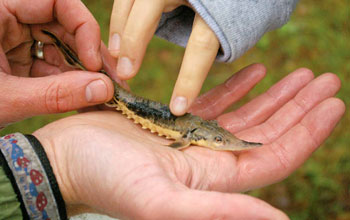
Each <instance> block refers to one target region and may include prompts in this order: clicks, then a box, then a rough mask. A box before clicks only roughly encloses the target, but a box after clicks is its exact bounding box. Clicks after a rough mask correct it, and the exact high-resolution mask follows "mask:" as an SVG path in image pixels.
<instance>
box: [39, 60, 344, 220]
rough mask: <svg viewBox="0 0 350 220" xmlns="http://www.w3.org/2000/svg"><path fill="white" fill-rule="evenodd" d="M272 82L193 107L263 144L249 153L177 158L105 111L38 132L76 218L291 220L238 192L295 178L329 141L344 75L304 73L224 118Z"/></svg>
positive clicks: (226, 90) (192, 151)
mask: <svg viewBox="0 0 350 220" xmlns="http://www.w3.org/2000/svg"><path fill="white" fill-rule="evenodd" d="M264 75H265V68H264V67H263V66H262V65H259V64H256V65H252V66H249V67H247V68H245V69H243V70H241V71H240V72H238V73H236V74H235V75H234V76H233V77H232V78H231V79H229V80H228V81H227V82H226V83H224V84H222V85H219V86H218V87H216V88H214V89H213V90H211V91H209V92H208V93H206V94H204V95H203V96H201V97H199V98H198V99H197V101H196V102H195V105H194V106H193V108H192V109H191V110H192V112H193V113H194V114H197V115H200V116H202V117H204V118H208V117H212V118H217V119H218V121H219V122H220V124H221V125H222V126H224V127H226V128H227V129H229V130H231V131H232V132H233V133H235V135H237V136H238V137H239V138H242V139H246V140H255V141H258V142H263V143H264V144H265V145H264V146H263V147H261V148H258V149H254V150H250V151H244V152H239V153H232V152H222V151H220V152H219V151H212V150H209V149H205V148H201V147H194V146H193V147H190V148H187V149H185V150H183V151H178V150H174V149H171V148H169V147H165V146H164V144H166V143H167V140H165V139H164V138H160V137H158V136H156V135H153V134H151V133H150V132H148V131H145V130H142V129H141V128H140V126H138V125H135V124H134V123H132V122H131V121H130V120H128V119H126V118H125V117H123V116H122V115H121V114H118V113H116V112H106V111H104V112H90V113H85V114H78V115H75V116H72V117H68V118H65V119H63V120H59V121H57V122H54V123H52V124H49V125H47V126H46V127H44V128H42V129H39V130H38V131H36V132H35V133H34V135H35V136H36V137H37V138H38V139H39V140H40V141H41V143H42V144H43V146H44V148H45V151H46V152H47V155H48V157H49V159H50V162H51V166H52V167H53V170H54V173H55V175H56V178H57V181H58V184H59V186H60V190H61V192H62V194H63V197H64V199H65V201H66V205H67V208H68V212H69V213H70V215H73V214H77V213H81V212H83V211H89V212H98V213H105V214H108V215H110V216H113V217H118V218H125V219H279V220H281V219H288V218H287V217H286V216H285V215H284V214H283V213H282V212H280V211H278V210H276V209H275V208H273V207H271V206H270V205H268V204H266V203H265V202H263V201H260V200H258V199H256V198H253V197H250V196H247V195H244V194H240V192H244V191H247V190H251V189H256V188H260V187H263V186H266V185H270V184H273V183H276V182H279V181H281V180H283V179H284V178H286V177H287V176H288V175H290V174H291V173H292V172H293V171H294V170H295V169H296V168H298V167H299V166H300V165H301V164H302V163H303V162H304V161H305V160H306V159H307V158H308V157H310V155H311V154H312V153H313V152H314V151H315V150H316V149H317V148H318V147H319V146H320V145H321V144H322V142H323V141H324V140H325V139H326V138H327V137H328V136H329V135H330V134H331V132H332V130H333V129H334V127H335V126H336V124H337V122H338V121H339V120H340V118H341V116H342V115H343V114H344V111H345V106H344V103H343V102H342V101H341V100H339V99H337V98H334V95H335V94H336V92H337V91H338V90H339V88H340V81H339V79H338V77H337V76H336V75H334V74H331V73H325V74H322V75H320V76H319V77H317V78H315V79H314V76H313V73H312V72H311V71H310V70H307V69H298V70H296V71H294V72H293V73H291V74H289V75H288V76H286V77H285V78H284V79H282V80H281V81H280V82H278V83H276V84H275V85H274V86H273V87H271V88H270V89H269V90H268V91H267V92H265V93H263V94H262V95H260V96H258V97H257V98H255V99H253V100H252V101H250V102H248V103H247V104H245V105H243V106H242V107H241V108H239V109H237V110H236V111H233V112H229V113H226V114H221V113H220V112H223V111H224V110H225V109H226V108H227V107H228V106H230V105H231V104H233V103H234V102H235V101H236V100H239V99H240V98H242V97H243V96H244V95H245V94H246V93H247V92H248V91H249V89H250V88H252V87H253V85H255V84H256V83H257V81H259V80H260V79H261V78H262V77H263V76H264ZM249 79H252V80H249ZM244 82H247V83H244ZM236 90H239V91H243V92H238V93H236V92H235V91H236ZM221 97H230V98H228V99H223V98H221ZM203 106H205V108H203ZM243 122H244V123H243ZM310 131H312V132H310ZM218 161H220V162H218ZM101 186H103V187H101ZM111 204H113V205H112V206H111ZM203 210H205V212H203Z"/></svg>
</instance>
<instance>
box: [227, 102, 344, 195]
mask: <svg viewBox="0 0 350 220" xmlns="http://www.w3.org/2000/svg"><path fill="white" fill-rule="evenodd" d="M344 112H345V105H344V103H343V102H342V101H341V100H339V99H337V98H328V99H326V100H324V101H323V102H321V103H320V104H318V105H317V106H316V107H314V108H313V109H312V110H311V111H310V112H308V113H307V114H306V115H305V117H304V118H303V119H302V120H301V121H300V122H299V123H298V124H296V125H295V126H294V127H293V128H291V129H290V130H289V131H288V132H287V133H285V134H284V135H283V136H281V137H280V138H278V139H277V140H276V141H274V142H273V143H271V144H268V145H265V146H263V147H262V148H259V149H256V150H253V151H249V152H246V153H243V154H240V155H239V159H238V167H237V168H238V171H237V173H238V175H237V176H236V180H237V181H239V182H237V184H235V186H233V187H234V188H235V189H234V190H238V191H245V190H249V189H253V188H258V187H263V186H265V185H269V184H272V183H275V182H278V181H280V180H282V179H284V178H285V177H287V176H288V175H290V173H291V172H293V171H294V170H295V169H296V168H298V167H299V166H300V165H301V164H302V163H303V162H305V160H306V159H307V158H308V157H309V156H310V155H311V154H312V152H314V151H315V150H316V149H317V148H318V147H319V146H320V145H321V144H322V142H323V141H324V140H325V139H326V138H327V137H328V136H329V135H330V134H331V132H332V130H333V129H334V127H335V126H336V124H337V123H338V121H339V120H340V119H341V117H342V115H343V114H344Z"/></svg>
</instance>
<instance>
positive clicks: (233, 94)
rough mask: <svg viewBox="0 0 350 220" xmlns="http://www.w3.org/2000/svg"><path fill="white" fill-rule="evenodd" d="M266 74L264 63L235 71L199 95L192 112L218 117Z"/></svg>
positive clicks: (207, 116) (212, 117)
mask: <svg viewBox="0 0 350 220" xmlns="http://www.w3.org/2000/svg"><path fill="white" fill-rule="evenodd" d="M265 74H266V68H265V67H264V65H262V64H252V65H250V66H247V67H245V68H244V69H242V70H240V71H239V72H237V73H235V74H234V75H233V76H231V77H230V78H229V79H227V80H226V81H225V82H224V83H223V84H220V85H218V86H216V87H215V88H213V89H211V90H210V91H208V92H206V93H205V94H203V95H201V96H200V97H198V98H197V99H196V100H195V101H194V102H193V104H192V106H191V108H190V112H191V113H192V114H194V115H198V116H201V117H202V118H205V119H214V118H216V117H218V116H219V115H220V114H221V113H222V112H223V111H224V110H225V109H226V108H228V107H229V106H230V105H232V104H233V103H235V102H236V101H238V100H239V99H241V98H242V97H244V96H245V95H246V94H247V93H248V92H249V91H250V90H251V89H252V88H253V87H254V86H255V85H256V84H257V83H258V82H259V81H260V80H262V79H263V77H264V76H265Z"/></svg>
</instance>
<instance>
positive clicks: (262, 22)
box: [156, 0, 298, 62]
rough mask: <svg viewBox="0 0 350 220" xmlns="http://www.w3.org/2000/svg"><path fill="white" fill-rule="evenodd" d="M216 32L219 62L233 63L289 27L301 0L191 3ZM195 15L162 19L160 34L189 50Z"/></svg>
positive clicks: (185, 12)
mask: <svg viewBox="0 0 350 220" xmlns="http://www.w3.org/2000/svg"><path fill="white" fill-rule="evenodd" d="M188 2H189V3H190V4H191V5H192V7H193V8H194V9H195V11H196V12H197V13H198V14H199V15H200V16H201V17H202V18H203V19H204V20H205V22H206V23H207V24H208V25H209V27H210V28H211V29H212V30H213V31H214V32H215V34H216V36H217V38H218V39H219V41H220V44H221V50H220V51H219V53H218V57H217V60H218V61H222V62H231V61H233V60H235V59H237V58H238V57H240V56H241V55H242V54H243V53H244V52H246V51H247V50H248V49H250V48H251V47H253V46H254V45H255V44H256V42H257V41H258V40H259V39H260V38H261V37H262V36H263V35H264V34H265V33H266V32H268V31H271V30H273V29H276V28H278V27H281V26H282V25H283V24H285V23H286V22H287V21H288V20H289V17H290V15H291V13H292V11H293V10H294V8H295V5H296V3H297V2H298V0H283V1H279V0H273V1H271V0H259V1H232V0H218V1H211V0H188ZM193 19H194V12H193V11H192V10H191V9H189V8H186V7H180V8H178V9H176V10H174V11H172V12H170V13H165V14H163V16H162V19H161V21H160V25H159V27H158V29H157V32H156V34H157V35H158V36H159V37H162V38H165V39H166V40H169V41H172V42H174V43H176V44H178V45H181V46H186V44H187V41H188V38H189V36H190V33H191V30H192V23H193Z"/></svg>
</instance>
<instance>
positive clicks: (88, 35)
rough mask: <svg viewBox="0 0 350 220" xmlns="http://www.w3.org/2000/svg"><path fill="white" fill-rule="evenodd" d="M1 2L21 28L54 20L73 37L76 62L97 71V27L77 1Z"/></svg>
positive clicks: (98, 64) (99, 65)
mask: <svg viewBox="0 0 350 220" xmlns="http://www.w3.org/2000/svg"><path fill="white" fill-rule="evenodd" d="M4 2H5V4H6V5H7V7H8V8H9V10H10V11H11V13H12V14H14V15H15V16H16V17H17V19H18V21H19V22H21V23H24V24H41V23H48V22H51V21H53V20H54V18H56V19H57V20H58V22H59V23H60V24H61V25H62V26H63V27H64V29H65V30H66V31H68V32H69V33H70V34H73V35H74V36H75V41H76V46H77V51H78V55H79V58H80V59H81V60H82V62H83V63H84V64H85V65H86V67H87V68H88V69H89V70H92V71H97V70H99V69H100V68H101V66H102V62H101V55H100V44H101V38H100V27H99V25H98V23H97V21H96V20H95V19H94V17H93V16H92V14H91V13H90V12H89V10H88V9H87V8H86V7H85V5H84V4H83V3H82V2H81V1H80V0H60V1H55V0H33V1H12V0H6V1H4ZM33 5H35V7H32V6H33ZM77 15H79V16H77Z"/></svg>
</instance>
